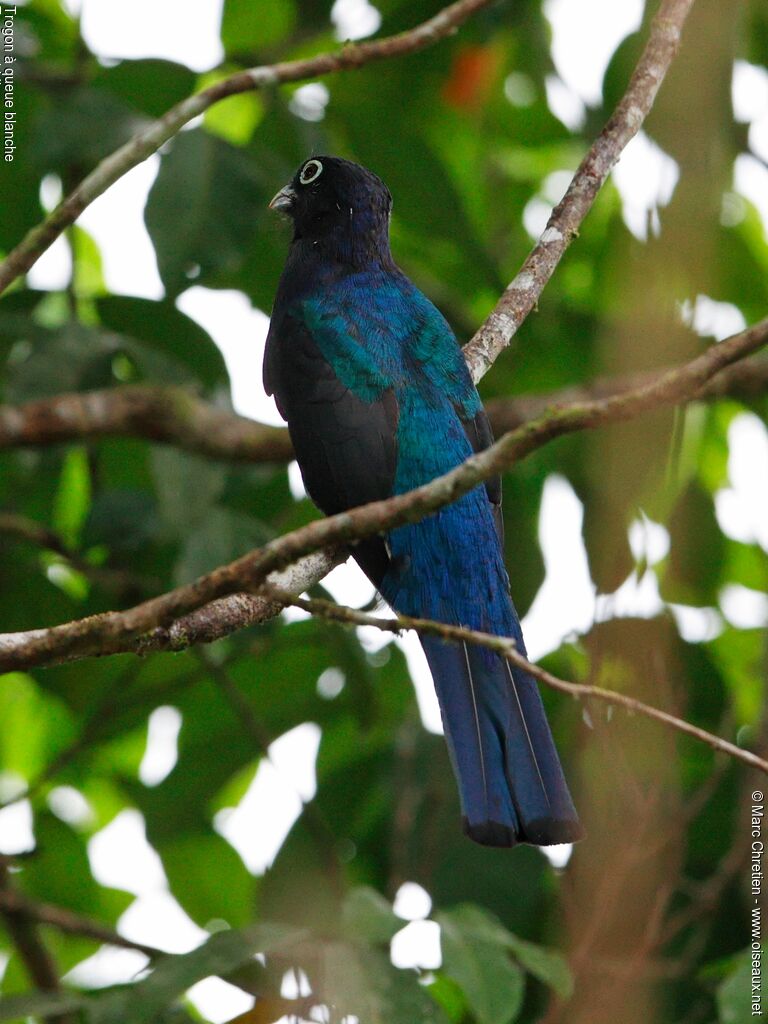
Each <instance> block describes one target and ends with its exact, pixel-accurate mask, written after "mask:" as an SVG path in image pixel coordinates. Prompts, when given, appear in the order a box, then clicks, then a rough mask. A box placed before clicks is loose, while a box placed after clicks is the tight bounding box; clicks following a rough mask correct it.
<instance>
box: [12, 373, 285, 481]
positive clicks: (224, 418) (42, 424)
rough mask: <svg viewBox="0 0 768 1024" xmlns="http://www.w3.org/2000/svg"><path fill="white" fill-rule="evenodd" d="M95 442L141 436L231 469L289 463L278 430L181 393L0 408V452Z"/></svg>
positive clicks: (140, 391) (129, 390)
mask: <svg viewBox="0 0 768 1024" xmlns="http://www.w3.org/2000/svg"><path fill="white" fill-rule="evenodd" d="M98 437H143V438H146V439H147V440H149V441H163V442H166V443H168V444H174V445H177V446H178V447H179V448H185V449H187V450H188V451H192V452H197V453H198V454H200V455H207V456H210V457H211V458H220V459H221V458H225V459H231V460H233V461H235V462H240V461H242V462H287V461H288V460H289V459H291V458H293V449H292V447H291V441H290V438H289V437H288V431H287V430H285V429H284V428H282V427H268V426H266V425H264V424H262V423H255V422H254V421H253V420H249V419H246V418H245V417H244V416H237V415H236V414H235V413H232V412H229V411H228V410H225V409H217V408H216V407H215V406H213V405H210V404H209V403H208V402H204V401H203V400H202V399H200V398H198V397H197V396H196V395H194V394H192V392H190V391H187V390H186V389H184V388H180V387H158V386H153V385H143V384H141V385H126V386H123V387H116V388H108V389H105V390H103V391H89V392H73V393H71V394H64V395H57V396H56V397H55V398H43V399H40V400H38V401H34V402H27V403H25V404H24V405H18V406H3V405H0V451H2V450H3V449H7V448H17V447H30V448H40V447H43V446H46V445H51V444H60V443H63V442H65V441H73V440H76V439H77V440H83V439H86V438H98Z"/></svg>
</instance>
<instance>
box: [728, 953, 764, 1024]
mask: <svg viewBox="0 0 768 1024" xmlns="http://www.w3.org/2000/svg"><path fill="white" fill-rule="evenodd" d="M766 952H767V950H766V947H763V949H762V951H761V956H762V960H763V962H764V961H765V957H766ZM757 963H758V964H759V961H757ZM758 969H759V967H758ZM757 1006H758V1011H759V1007H760V1000H758V1003H757ZM717 1010H718V1014H719V1020H720V1024H742V1022H743V1021H747V1020H749V1019H750V1017H751V1016H754V1005H753V1003H752V951H751V950H750V949H746V950H744V952H743V953H742V954H740V955H739V956H738V957H737V958H736V959H735V961H734V967H733V970H732V971H731V973H730V974H729V975H728V977H727V978H726V979H725V981H723V982H721V984H720V985H719V986H718V989H717ZM759 1016H760V1018H761V1019H764V1015H763V1014H759Z"/></svg>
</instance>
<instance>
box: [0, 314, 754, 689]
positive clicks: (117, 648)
mask: <svg viewBox="0 0 768 1024" xmlns="http://www.w3.org/2000/svg"><path fill="white" fill-rule="evenodd" d="M766 341H768V319H766V320H763V321H761V322H760V323H758V324H755V325H754V326H753V327H751V328H749V329H747V330H746V331H743V332H742V333H741V334H737V335H734V336H733V337H731V338H729V339H728V340H726V341H722V342H720V343H719V344H716V345H712V346H711V347H710V348H708V349H707V350H706V351H705V352H703V353H702V354H701V355H700V356H698V357H697V358H696V359H693V360H692V361H691V362H689V363H686V364H684V365H683V366H681V367H679V368H677V369H675V370H670V371H668V372H667V373H665V374H662V375H661V377H659V378H657V379H656V380H654V381H652V382H651V383H650V384H646V385H643V386H641V387H639V388H635V389H633V390H631V391H627V392H625V393H624V394H620V395H614V396H612V397H610V398H606V399H598V400H593V401H590V402H581V403H576V404H574V405H571V406H568V407H566V408H564V409H559V410H554V411H553V412H551V413H550V414H548V415H546V416H543V417H541V418H540V419H538V420H535V421H533V422H532V423H528V424H525V425H524V426H522V427H520V428H518V429H517V430H514V431H511V432H510V433H508V434H506V435H505V436H504V437H502V438H501V439H500V440H498V441H497V442H496V443H495V444H493V445H492V446H491V447H490V448H488V449H486V450H485V451H483V452H480V453H478V454H475V455H473V456H471V457H470V458H469V459H467V461H466V462H465V463H463V464H462V465H460V466H458V467H457V468H456V469H454V470H452V471H451V472H450V473H446V474H445V475H444V476H441V477H438V478H436V479H435V480H433V481H431V482H430V483H429V484H426V485H424V486H422V487H419V488H417V489H416V490H414V491H410V492H408V493H407V494H401V495H397V496H395V497H392V498H388V499H387V500H386V501H377V502H372V503H371V504H369V505H363V506H361V507H359V508H356V509H351V510H350V511H348V512H344V513H341V514H339V515H335V516H330V517H328V518H326V519H320V520H316V521H314V522H312V523H310V524H308V525H307V526H304V527H302V528H300V529H298V530H295V531H293V532H292V533H288V534H286V535H284V536H283V537H279V538H277V539H275V540H273V541H270V543H269V544H267V545H265V546H264V547H262V548H257V549H255V550H254V551H251V552H249V553H248V554H246V555H244V556H243V557H242V558H239V559H237V560H236V561H234V562H231V563H230V564H229V565H224V566H221V567H220V568H218V569H215V570H214V571H213V572H211V573H208V574H207V575H205V576H202V577H200V578H199V579H197V580H196V581H195V582H193V583H190V584H187V585H186V586H182V587H178V588H177V589H175V590H172V591H169V592H168V593H166V594H162V595H160V596H159V597H155V598H153V599H151V600H149V601H145V602H144V603H142V604H139V605H136V606H135V607H133V608H130V609H128V610H126V611H124V612H108V613H106V614H103V615H95V616H92V617H90V618H87V619H81V620H77V621H75V622H69V623H65V624H64V625H60V626H53V627H50V628H47V629H38V630H33V631H31V632H26V633H9V634H3V635H0V672H2V671H11V670H14V669H20V668H29V667H32V666H35V665H46V664H52V663H54V662H57V661H62V660H70V659H73V658H81V657H87V656H91V655H103V654H114V653H117V652H121V651H133V650H142V649H158V646H154V647H153V646H151V645H152V643H153V638H154V640H155V641H156V644H157V645H159V646H160V647H163V646H164V645H165V644H166V637H167V636H168V635H170V634H168V633H167V631H168V630H169V628H170V631H171V633H172V632H173V629H174V626H173V624H174V622H176V620H178V619H180V618H182V617H184V616H188V615H189V613H191V612H194V611H195V610H196V609H200V608H202V607H203V606H204V605H208V604H209V603H210V602H212V601H216V600H218V599H220V598H223V597H226V596H227V595H229V594H233V593H239V592H241V591H245V592H253V591H255V590H257V589H258V588H259V587H260V586H261V584H262V583H263V582H264V581H265V580H266V579H267V577H268V576H269V575H270V574H272V573H274V572H275V571H278V570H280V569H283V568H284V567H285V566H288V565H292V566H293V563H294V562H297V561H298V559H300V558H302V556H304V555H307V554H310V553H312V552H320V549H321V548H324V547H327V546H329V545H335V546H337V547H338V546H340V545H344V544H347V543H349V542H352V541H355V540H359V539H361V538H363V537H368V536H371V535H373V534H376V533H380V532H382V531H384V530H390V529H393V528H394V527H396V526H399V525H402V524H403V523H406V522H417V521H418V520H420V519H422V518H424V517H425V516H427V515H429V514H430V513H432V512H435V511H436V510H437V509H439V508H441V507H442V506H443V505H447V504H449V503H450V502H453V501H456V500H457V499H458V498H460V497H461V496H462V495H463V494H466V493H467V492H468V491H469V490H471V489H472V488H473V487H475V486H477V484H479V483H481V482H483V481H484V480H487V479H488V478H489V477H491V476H494V475H495V474H497V473H499V472H502V471H503V470H506V469H508V468H509V466H511V465H512V464H513V463H514V462H516V461H518V460H519V459H522V458H524V457H525V456H526V455H528V454H530V452H532V451H534V450H535V449H537V448H539V447H541V446H542V445H544V444H546V443H547V442H549V441H551V440H552V439H553V438H556V437H560V436H561V435H563V434H567V433H572V432H573V431H576V430H584V429H589V428H593V427H598V426H602V425H604V424H606V423H611V422H619V421H623V420H627V419H630V418H632V417H633V416H637V415H639V414H640V413H642V412H644V411H645V410H647V409H652V408H658V407H661V406H665V405H674V404H678V403H680V402H684V401H686V400H688V398H689V397H690V395H692V394H695V393H696V392H698V390H699V389H700V388H701V387H703V386H704V385H705V384H706V383H707V381H709V380H710V379H711V378H712V377H714V376H715V375H716V374H717V373H718V372H719V371H720V370H721V369H722V368H723V367H725V366H728V365H730V364H731V363H733V362H736V361H737V360H739V359H741V358H743V357H744V356H746V355H749V354H750V353H752V352H755V351H756V350H757V349H759V348H760V347H762V346H763V345H764V344H765V343H766ZM315 557H316V558H320V563H319V565H320V566H321V567H323V566H325V565H328V562H327V561H324V559H327V557H328V556H327V555H324V554H323V553H322V552H320V554H319V555H316V556H315ZM336 557H337V558H338V557H341V556H340V555H339V554H338V553H337V555H336ZM328 567H329V568H330V566H328ZM313 569H317V565H315V566H312V567H310V566H307V565H306V563H300V564H299V565H297V566H293V568H292V569H291V570H290V574H291V575H292V576H293V577H294V583H295V582H296V580H297V579H299V577H301V578H302V583H299V584H297V585H289V586H286V587H285V589H286V590H290V591H291V592H301V591H303V590H305V589H307V587H308V586H309V585H311V583H312V582H315V581H316V579H319V578H321V576H320V575H316V576H315V577H314V579H313V578H312V573H313ZM324 571H326V572H327V571H328V569H327V568H326V569H324ZM321 572H322V568H321ZM202 614H203V616H204V617H206V616H207V615H208V612H207V611H206V610H203V613H202ZM265 617H266V616H265ZM235 618H236V616H235ZM251 621H252V620H251ZM243 624H246V623H245V622H243ZM158 629H159V630H160V631H161V632H160V634H158V633H157V630H158ZM163 631H166V632H163ZM214 632H215V630H214ZM147 634H149V636H147ZM219 635H220V634H219ZM142 638H143V639H142ZM180 639H181V640H183V641H184V642H185V643H186V640H187V639H188V636H187V635H182V637H181V638H180ZM147 643H149V644H150V646H149V648H147V647H143V646H142V645H144V644H147Z"/></svg>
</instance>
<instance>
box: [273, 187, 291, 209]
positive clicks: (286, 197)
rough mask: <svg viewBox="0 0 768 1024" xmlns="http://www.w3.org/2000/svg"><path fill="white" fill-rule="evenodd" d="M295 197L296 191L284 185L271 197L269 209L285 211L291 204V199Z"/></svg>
mask: <svg viewBox="0 0 768 1024" xmlns="http://www.w3.org/2000/svg"><path fill="white" fill-rule="evenodd" d="M295 198H296V193H295V192H294V190H293V189H292V188H291V186H290V185H286V186H285V188H281V189H280V191H279V192H278V193H277V195H276V196H275V197H274V198H273V200H272V202H271V203H270V204H269V208H270V210H281V211H283V212H285V213H287V212H288V211H289V210H290V208H291V207H292V206H293V201H294V199H295Z"/></svg>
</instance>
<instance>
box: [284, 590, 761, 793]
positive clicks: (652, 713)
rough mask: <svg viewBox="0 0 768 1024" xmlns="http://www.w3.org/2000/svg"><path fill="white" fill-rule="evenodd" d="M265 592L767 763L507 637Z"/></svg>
mask: <svg viewBox="0 0 768 1024" xmlns="http://www.w3.org/2000/svg"><path fill="white" fill-rule="evenodd" d="M265 590H267V592H268V593H269V595H270V596H271V597H273V598H274V599H275V600H279V601H281V602H283V603H284V604H285V605H293V606H294V607H296V608H302V609H303V610H304V611H307V612H310V613H311V614H312V615H319V616H322V617H323V618H325V619H331V620H332V621H334V622H343V623H346V624H348V625H355V626H374V627H375V628H376V629H380V630H382V631H383V632H387V633H395V634H399V633H401V632H402V631H403V630H405V629H412V630H414V632H416V633H418V634H419V635H420V636H437V637H442V638H443V639H444V640H455V641H467V642H469V643H473V644H476V645H477V646H479V647H485V648H487V649H488V650H491V651H495V652H496V653H497V654H500V655H501V656H502V657H503V658H506V660H507V661H509V662H511V663H512V664H513V665H515V666H516V667H517V668H520V669H523V670H524V671H525V672H528V673H530V675H532V676H533V677H534V678H535V679H538V680H539V682H541V683H544V684H545V685H546V686H549V687H551V688H552V689H553V690H559V691H560V692H561V693H567V694H570V695H571V696H572V697H576V698H578V699H582V698H586V699H590V700H592V699H593V700H599V701H603V702H605V703H607V704H614V705H616V706H617V707H621V708H624V710H625V711H629V712H630V713H633V714H639V715H645V717H646V718H652V719H653V720H654V721H656V722H661V723H662V725H666V726H669V727H670V728H671V729H676V730H677V731H678V732H682V733H685V735H687V736H692V737H693V738H694V739H697V740H700V741H701V742H702V743H706V744H707V745H708V746H710V747H712V748H713V749H714V750H717V751H719V752H720V753H722V754H728V756H729V757H732V758H735V759H736V760H738V761H742V762H743V763H744V764H746V765H749V767H750V768H756V769H757V770H758V771H761V772H764V773H765V774H766V775H768V761H765V760H764V759H763V758H762V757H758V755H757V754H753V753H752V752H751V751H750V750H743V749H742V748H741V747H737V746H736V745H735V744H733V743H729V742H728V740H724V739H722V738H721V737H719V736H715V735H714V734H713V733H711V732H707V730H706V729H700V728H699V727H698V726H696V725H691V723H690V722H686V721H685V720H684V719H682V718H677V716H675V715H671V714H669V712H667V711H662V710H661V709H660V708H655V707H652V706H651V705H650V704H645V703H643V701H641V700H637V699H636V698H635V697H628V696H626V694H623V693H616V692H615V691H614V690H606V689H604V688H603V687H602V686H590V685H588V684H586V683H572V682H568V681H567V680H565V679H560V678H558V677H557V676H554V675H552V673H551V672H547V670H546V669H543V668H541V666H540V665H535V664H533V662H530V661H528V659H527V658H526V657H524V656H523V655H522V654H520V652H519V651H518V650H517V648H516V646H515V642H514V640H512V639H511V638H510V637H503V636H495V635H493V634H491V633H482V632H479V631H477V630H473V629H466V628H465V627H464V626H451V625H447V624H445V623H442V622H434V621H432V620H430V619H420V618H413V617H412V616H409V615H396V616H395V617H394V618H381V617H380V616H377V615H370V614H368V613H367V612H361V611H357V610H356V609H354V608H347V607H344V606H343V605H337V604H333V603H332V602H331V601H323V600H319V599H316V598H302V597H296V596H294V595H292V594H287V593H282V592H280V591H279V590H278V589H277V588H275V587H265Z"/></svg>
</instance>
